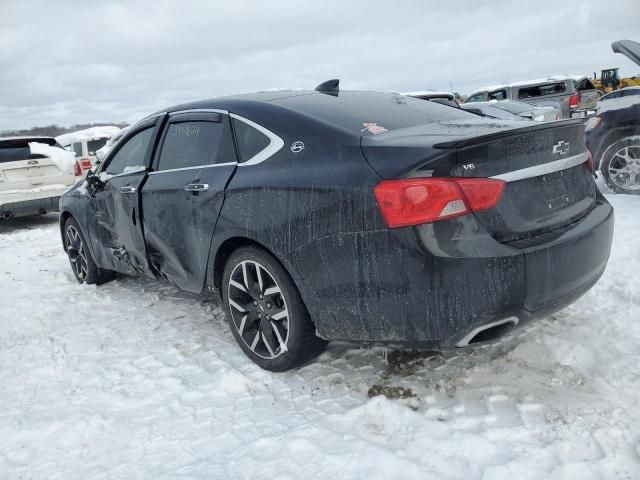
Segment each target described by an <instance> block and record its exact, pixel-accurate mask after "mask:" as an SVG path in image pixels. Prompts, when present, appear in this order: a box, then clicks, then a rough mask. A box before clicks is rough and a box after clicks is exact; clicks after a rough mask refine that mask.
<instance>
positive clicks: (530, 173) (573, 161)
mask: <svg viewBox="0 0 640 480" xmlns="http://www.w3.org/2000/svg"><path fill="white" fill-rule="evenodd" d="M588 158H589V154H588V153H587V152H582V153H579V154H578V155H573V156H571V157H567V158H561V159H560V160H555V161H553V162H549V163H543V164H542V165H534V166H533V167H527V168H522V169H520V170H514V171H513V172H508V173H503V174H501V175H495V176H493V177H490V178H494V179H496V180H503V181H505V182H517V181H518V180H524V179H525V178H532V177H539V176H541V175H547V174H549V173H554V172H559V171H560V170H566V169H567V168H571V167H575V166H577V165H580V164H581V163H584V162H586V161H587V160H588Z"/></svg>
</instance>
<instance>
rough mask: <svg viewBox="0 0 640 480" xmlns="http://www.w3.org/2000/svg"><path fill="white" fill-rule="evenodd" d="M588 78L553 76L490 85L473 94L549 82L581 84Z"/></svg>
mask: <svg viewBox="0 0 640 480" xmlns="http://www.w3.org/2000/svg"><path fill="white" fill-rule="evenodd" d="M585 78H587V77H586V76H585V75H552V76H550V77H547V78H537V79H533V80H521V81H518V82H509V83H503V84H498V85H489V86H486V87H480V88H478V89H477V90H475V91H474V92H473V93H477V92H488V91H491V90H499V89H501V88H506V87H522V86H525V85H537V84H539V83H548V82H561V81H564V80H574V81H576V82H579V81H580V80H583V79H585Z"/></svg>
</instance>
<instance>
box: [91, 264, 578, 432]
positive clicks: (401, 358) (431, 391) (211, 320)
mask: <svg viewBox="0 0 640 480" xmlns="http://www.w3.org/2000/svg"><path fill="white" fill-rule="evenodd" d="M100 291H101V292H102V295H108V296H111V297H118V298H120V299H121V301H122V302H123V304H128V302H130V301H134V300H133V299H134V297H135V298H136V301H138V302H141V303H143V304H144V308H145V309H146V310H149V312H150V314H151V317H150V318H152V319H151V320H149V321H148V323H147V324H146V325H145V326H143V324H144V321H140V322H138V323H137V325H138V327H143V328H142V330H143V331H141V332H139V334H140V335H141V336H142V337H144V339H145V342H148V340H149V336H151V337H153V338H155V340H154V342H155V345H156V346H157V345H158V344H162V343H164V342H165V340H167V341H174V340H175V338H176V335H177V336H178V337H180V338H181V339H182V340H181V341H180V342H179V344H180V351H181V352H182V353H183V354H184V355H185V358H188V359H189V360H187V361H193V362H196V363H198V364H200V363H202V364H206V363H207V362H210V361H211V354H210V352H211V351H213V352H215V353H216V354H222V352H221V351H220V349H221V348H222V349H223V350H224V362H225V365H226V367H225V368H232V369H234V370H235V371H238V372H241V374H242V375H244V376H247V377H249V378H251V379H253V380H254V381H258V382H260V383H262V382H263V381H265V380H264V379H265V378H268V379H269V380H268V381H267V383H268V384H271V383H273V387H272V388H274V389H276V390H279V389H285V390H290V391H291V392H292V394H293V393H294V392H296V391H297V392H298V394H304V392H301V391H300V389H301V388H304V389H305V391H306V392H311V393H309V394H310V395H312V396H315V397H317V398H318V400H320V399H321V398H322V397H324V398H327V399H329V398H334V397H336V395H337V396H343V395H349V396H352V395H355V396H357V397H359V398H361V399H362V400H365V401H366V400H367V399H369V398H373V397H377V396H384V397H386V398H388V399H389V400H392V401H394V402H395V403H398V404H401V405H403V406H405V407H408V408H411V409H412V410H416V411H422V412H430V413H433V414H434V415H438V417H437V419H438V420H443V421H444V420H446V419H447V418H449V417H450V416H456V415H458V413H457V410H456V409H459V408H461V405H462V406H463V405H465V404H467V403H469V402H471V403H472V404H474V405H477V404H482V405H485V404H486V405H488V406H487V407H486V408H487V409H490V408H492V403H491V402H492V401H491V400H488V399H490V398H492V397H494V396H495V395H496V394H498V393H500V392H502V393H506V394H508V395H509V398H513V399H514V401H518V399H520V400H522V399H524V398H529V397H531V396H533V397H538V394H541V395H542V396H543V397H545V396H547V395H548V394H549V393H550V392H553V391H554V390H557V392H556V393H558V395H561V394H562V392H559V390H558V388H559V387H558V386H557V385H555V384H553V383H552V382H551V380H550V379H553V378H554V376H556V375H558V374H560V375H561V376H563V377H564V379H565V380H566V381H567V385H566V387H567V388H568V389H576V388H577V389H580V385H582V384H583V383H584V379H582V378H579V377H578V376H577V375H576V373H575V372H570V371H566V372H564V371H563V372H556V371H554V368H553V367H551V366H550V365H549V364H548V363H547V362H536V361H529V357H531V356H532V355H535V354H536V350H535V349H536V345H537V344H536V337H538V336H539V334H544V333H545V332H547V333H549V332H551V333H552V332H553V331H555V330H558V331H561V330H563V328H566V327H567V325H564V327H563V324H564V322H556V320H560V319H561V318H562V317H564V315H565V314H563V313H562V312H561V313H560V314H557V315H556V316H554V317H549V318H547V319H543V320H541V321H539V322H536V323H535V324H532V325H529V326H526V327H524V328H522V329H520V330H517V331H515V332H512V333H511V334H510V335H507V336H506V337H504V338H503V339H502V340H500V341H499V342H497V343H494V344H490V345H484V346H476V347H473V348H469V349H463V350H456V351H453V352H432V351H411V350H399V349H385V348H382V347H373V346H372V347H369V346H362V345H357V344H352V343H348V342H331V343H330V344H329V346H328V348H327V350H326V351H325V352H324V353H323V354H322V355H320V356H319V357H318V358H316V359H315V360H314V361H312V362H310V363H309V364H307V365H305V366H303V367H302V368H299V369H297V370H293V371H291V372H285V373H269V372H265V371H263V370H261V369H260V368H259V367H257V366H256V365H254V364H253V363H251V361H250V360H249V359H247V358H246V357H245V356H244V354H243V353H242V351H241V349H240V347H239V346H237V345H236V344H235V340H234V338H233V336H232V334H231V332H230V330H229V327H228V325H227V323H226V320H225V316H224V307H223V304H222V302H221V299H220V297H219V296H218V295H217V294H215V293H212V294H208V295H206V296H198V295H193V294H190V293H186V292H182V291H180V290H178V289H177V288H175V287H173V286H172V285H170V284H169V283H168V282H166V281H162V280H157V281H154V280H149V279H145V278H139V277H128V276H119V277H118V278H117V279H116V280H115V281H114V282H112V283H109V284H105V285H103V286H101V287H100ZM129 297H131V298H129ZM156 312H158V314H156ZM139 320H141V319H139ZM569 323H570V322H569ZM169 332H173V333H171V334H170V333H169ZM167 345H168V346H169V345H172V343H168V344H167ZM521 347H524V348H525V352H526V354H525V356H524V357H523V356H522V355H520V354H519V352H518V348H521ZM514 351H515V354H514ZM208 352H209V353H208ZM234 352H235V354H234ZM554 396H555V394H554ZM438 412H439V413H438ZM434 418H435V417H434Z"/></svg>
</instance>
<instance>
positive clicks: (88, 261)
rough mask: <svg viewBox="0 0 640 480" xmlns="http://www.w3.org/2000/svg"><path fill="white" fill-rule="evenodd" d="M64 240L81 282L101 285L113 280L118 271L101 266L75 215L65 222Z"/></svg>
mask: <svg viewBox="0 0 640 480" xmlns="http://www.w3.org/2000/svg"><path fill="white" fill-rule="evenodd" d="M64 242H65V249H66V251H67V256H68V257H69V263H71V270H72V271H73V274H74V275H75V277H76V280H78V282H80V283H88V284H94V285H100V284H101V283H106V282H109V281H111V280H113V279H114V278H115V276H116V272H114V271H113V270H105V269H102V268H99V267H98V266H97V265H96V263H95V262H94V260H93V257H92V256H91V252H90V251H89V249H88V248H87V242H86V240H85V238H84V235H83V234H82V230H81V229H80V225H78V222H76V221H75V219H74V218H73V217H69V218H68V219H67V221H66V222H65V223H64Z"/></svg>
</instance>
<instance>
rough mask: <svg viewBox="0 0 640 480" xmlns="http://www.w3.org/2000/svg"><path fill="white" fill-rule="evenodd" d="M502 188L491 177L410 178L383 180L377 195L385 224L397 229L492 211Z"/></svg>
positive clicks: (500, 181) (499, 183) (501, 183)
mask: <svg viewBox="0 0 640 480" xmlns="http://www.w3.org/2000/svg"><path fill="white" fill-rule="evenodd" d="M503 189H504V182H503V181H502V180H493V179H491V178H407V179H402V180H384V181H382V182H381V183H379V184H378V185H376V187H375V189H374V192H375V196H376V200H377V202H378V207H379V208H380V211H381V212H382V216H383V217H384V221H385V223H386V224H387V226H388V227H389V228H397V227H407V226H410V225H420V224H422V223H431V222H436V221H438V220H445V219H447V218H452V217H457V216H460V215H466V214H468V213H472V212H479V211H481V210H487V209H489V208H493V207H495V206H496V205H497V203H498V201H499V200H500V196H501V195H502V190H503Z"/></svg>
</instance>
